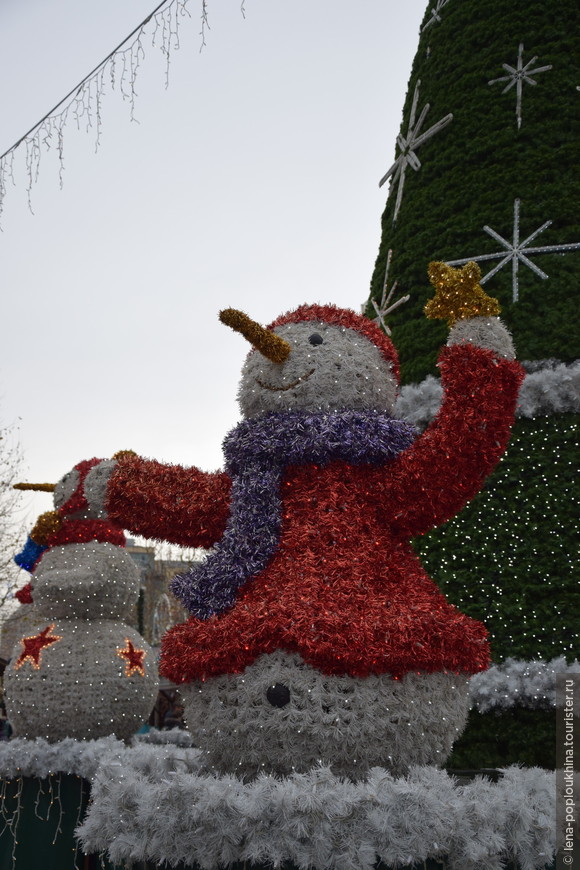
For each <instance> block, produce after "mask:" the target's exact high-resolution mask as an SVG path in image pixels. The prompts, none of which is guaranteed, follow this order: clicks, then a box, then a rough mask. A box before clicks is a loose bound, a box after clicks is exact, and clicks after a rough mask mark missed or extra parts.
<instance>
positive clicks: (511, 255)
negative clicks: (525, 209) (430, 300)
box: [447, 199, 580, 302]
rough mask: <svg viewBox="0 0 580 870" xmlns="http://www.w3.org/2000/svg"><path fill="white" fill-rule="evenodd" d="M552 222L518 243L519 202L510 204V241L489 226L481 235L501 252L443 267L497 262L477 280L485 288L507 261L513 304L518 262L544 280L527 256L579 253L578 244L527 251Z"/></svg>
mask: <svg viewBox="0 0 580 870" xmlns="http://www.w3.org/2000/svg"><path fill="white" fill-rule="evenodd" d="M551 224H552V221H551V220H549V221H545V222H544V223H543V224H542V225H541V226H540V227H538V229H537V230H534V232H533V233H531V234H530V235H529V236H528V237H527V238H525V239H524V240H523V241H521V242H520V200H519V199H515V200H514V224H513V232H512V241H511V242H510V241H508V240H507V239H504V238H503V236H500V234H499V233H497V232H496V231H495V230H494V229H492V228H491V227H489V226H487V225H486V226H484V227H483V229H484V232H486V233H487V234H488V235H489V236H491V237H492V238H493V239H495V240H496V241H497V242H499V243H500V244H501V245H503V247H504V250H503V251H497V252H495V253H493V254H479V255H478V256H475V257H474V256H472V257H463V259H461V260H448V261H447V263H448V265H449V266H462V265H464V264H465V263H469V262H470V261H473V262H475V263H483V262H484V261H486V260H498V259H499V260H500V262H499V263H498V264H497V265H496V266H494V267H493V269H492V270H491V271H490V272H488V273H487V275H484V276H483V278H482V279H481V282H480V283H481V284H485V283H486V282H487V281H489V279H490V278H493V276H494V275H495V274H496V273H497V272H499V271H500V269H503V267H504V266H505V265H506V263H509V262H510V261H511V264H512V301H513V302H517V301H518V299H519V284H518V269H519V264H520V262H521V263H523V264H524V266H527V267H528V269H531V270H532V272H534V273H535V274H536V275H538V276H539V277H540V278H543V279H544V280H545V279H546V278H548V277H549V275H547V274H546V273H545V272H544V271H543V270H542V269H540V267H539V266H536V264H535V263H533V262H532V260H530V259H529V257H528V256H527V255H528V254H564V253H566V252H567V251H577V250H579V249H580V242H572V243H571V244H566V245H543V246H542V245H540V246H538V247H533V248H530V247H528V246H529V244H530V242H531V241H533V240H534V239H535V238H536V236H539V235H540V233H543V232H544V230H546V229H547V228H548V227H549V226H551Z"/></svg>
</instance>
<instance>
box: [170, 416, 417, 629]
mask: <svg viewBox="0 0 580 870" xmlns="http://www.w3.org/2000/svg"><path fill="white" fill-rule="evenodd" d="M414 436H415V430H414V428H413V427H412V426H411V425H410V424H409V423H405V422H403V421H401V420H393V419H392V418H391V417H387V416H386V415H384V414H379V413H378V412H376V411H335V412H333V413H329V414H310V413H307V412H304V411H283V412H279V413H273V414H267V415H265V416H264V417H259V418H250V419H248V420H244V421H243V422H242V423H240V424H239V425H238V426H236V428H235V429H233V430H232V432H230V434H229V435H228V436H227V437H226V439H225V441H224V455H225V458H226V464H225V470H226V472H227V473H228V474H229V475H230V477H231V478H232V492H231V506H230V516H229V519H228V523H227V526H226V530H225V532H224V536H223V538H222V539H221V541H220V542H219V543H218V544H217V546H216V548H215V550H214V551H213V552H212V553H211V555H210V556H209V557H208V559H207V560H206V561H205V562H204V563H203V564H202V565H199V566H197V567H195V568H191V569H190V570H189V571H188V572H187V573H185V574H178V575H177V576H176V577H174V578H173V580H172V582H171V589H172V591H173V593H174V595H176V597H177V598H179V599H180V600H181V601H182V602H183V604H184V605H185V607H186V608H187V609H188V610H189V611H190V613H192V614H193V615H194V616H195V617H197V619H209V618H210V617H211V616H214V615H216V614H218V613H223V612H224V611H225V610H228V609H229V608H230V607H231V606H232V605H233V603H234V602H235V599H236V595H237V592H238V590H239V589H240V587H241V586H243V585H244V584H245V583H246V582H247V581H248V580H251V579H252V577H255V576H256V575H257V574H258V573H259V572H260V571H263V570H264V568H265V567H266V565H267V564H268V562H269V561H270V559H271V557H272V556H273V555H274V553H275V552H276V549H277V547H278V543H279V540H280V530H281V513H282V511H281V498H280V482H281V479H282V474H283V472H284V469H285V467H286V466H287V465H303V464H305V463H310V462H312V463H315V464H317V465H326V464H328V463H329V462H332V461H335V460H343V461H345V462H348V463H350V464H352V465H362V464H370V465H383V464H384V463H385V462H388V461H389V460H392V459H394V457H395V456H397V455H398V454H399V453H401V452H402V451H403V450H405V449H406V448H407V447H409V446H410V444H411V443H412V441H413V439H414Z"/></svg>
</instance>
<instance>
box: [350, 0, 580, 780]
mask: <svg viewBox="0 0 580 870" xmlns="http://www.w3.org/2000/svg"><path fill="white" fill-rule="evenodd" d="M579 91H580V7H579V6H578V3H577V0H562V2H561V3H558V4H557V5H556V4H550V3H546V2H540V0H526V2H523V0H516V2H512V3H505V2H503V0H431V2H430V4H429V6H428V8H427V10H426V13H425V16H424V19H423V22H422V25H421V30H420V38H419V47H418V50H417V54H416V57H415V61H414V64H413V69H412V72H411V78H410V82H409V89H408V94H407V99H406V102H405V106H404V111H403V122H402V125H401V132H400V134H399V136H398V138H397V143H396V152H395V159H394V162H393V164H392V166H391V167H390V168H388V169H387V172H386V173H385V175H384V177H383V179H382V180H381V183H388V184H389V188H388V190H389V192H388V198H387V204H386V208H385V212H384V214H383V218H382V238H381V244H380V250H379V255H378V258H377V262H376V266H375V271H374V274H373V278H372V284H371V296H370V299H369V302H368V305H367V314H368V315H369V316H370V317H375V316H377V314H378V315H379V317H380V319H382V316H381V310H382V309H384V308H385V307H386V305H385V302H384V300H385V292H384V291H385V290H388V289H389V286H390V285H391V284H392V283H393V282H395V281H396V283H397V287H398V288H399V291H400V292H403V293H408V294H410V300H409V301H408V302H406V304H405V305H402V306H399V307H397V308H396V310H394V311H392V313H390V314H389V317H388V320H389V326H390V328H391V329H392V335H393V340H394V342H395V345H396V346H397V348H398V350H399V354H400V358H401V364H402V380H403V383H406V384H414V385H416V386H412V387H411V386H408V387H406V388H403V397H402V402H403V404H405V405H406V410H407V412H408V416H410V418H411V419H415V420H416V421H419V422H420V423H427V422H428V419H429V417H430V416H432V414H433V413H434V411H435V410H436V406H437V397H438V382H437V380H436V372H437V370H436V368H435V361H436V357H437V353H438V349H439V348H440V346H441V345H442V344H444V342H445V340H446V331H445V325H444V324H443V323H442V322H441V321H433V320H428V319H426V318H425V315H424V313H423V308H424V306H425V304H426V302H427V301H428V299H429V298H430V297H431V295H432V288H431V287H430V285H429V282H428V280H427V277H426V273H427V265H428V263H429V261H444V262H447V263H448V264H450V265H455V266H458V265H462V264H464V263H466V262H468V261H470V260H472V261H475V262H477V263H478V265H479V266H480V268H481V271H482V276H483V277H482V281H481V283H482V285H483V287H484V289H485V291H486V292H487V293H489V294H490V295H491V296H494V297H496V298H497V299H498V300H499V302H500V305H501V309H502V311H501V317H502V319H503V321H504V322H505V323H506V324H507V326H508V327H509V328H510V329H511V331H512V333H513V336H514V340H515V344H516V348H517V352H518V357H519V359H520V360H522V361H524V367H525V368H526V371H527V373H528V374H527V377H526V380H525V382H524V385H523V387H522V392H521V394H520V407H519V411H518V414H519V416H518V421H517V423H516V426H515V427H514V432H513V436H512V442H511V444H510V447H509V448H508V452H507V454H506V456H505V458H504V460H503V461H502V462H501V463H500V465H499V467H498V469H497V470H496V472H495V474H494V475H493V476H492V478H491V479H490V480H489V481H488V483H487V485H486V487H485V489H484V490H483V491H482V492H481V493H480V494H479V496H478V497H477V498H476V499H475V500H474V501H473V502H472V503H471V505H469V506H468V507H467V508H466V509H465V510H464V511H463V512H462V514H460V516H459V517H457V518H456V519H454V520H453V521H451V522H450V523H448V524H447V525H446V526H444V527H442V528H441V529H438V530H436V531H435V532H433V533H431V534H430V535H429V536H426V537H425V538H423V539H421V540H420V541H417V548H418V550H419V552H420V553H421V556H422V558H423V560H424V562H425V563H426V565H427V568H428V570H429V571H430V572H431V573H432V575H433V576H434V577H435V578H437V579H438V581H439V583H440V586H441V588H442V589H443V590H444V591H445V593H446V595H447V596H448V598H449V599H450V600H451V601H453V602H454V603H455V604H457V605H458V606H459V607H460V608H461V609H462V610H463V611H464V612H466V613H468V614H469V615H470V616H473V617H476V618H477V619H480V620H482V621H483V622H484V623H485V624H486V625H487V627H488V629H489V631H490V635H491V642H492V656H493V659H494V662H496V663H501V662H504V661H505V660H506V659H507V658H508V657H512V658H514V659H518V660H525V661H530V660H532V661H537V660H544V661H550V660H553V659H555V658H558V657H561V656H565V657H566V659H567V660H568V661H572V660H573V659H574V656H575V654H576V655H577V651H578V636H579V630H580V624H579V623H580V619H579V616H578V612H579V611H578V606H577V601H576V595H577V585H578V576H580V572H579V571H578V561H577V554H578V540H577V537H576V535H575V532H574V529H575V527H576V517H577V506H575V504H574V502H575V499H574V493H573V490H574V480H575V454H574V451H575V445H576V441H577V438H576V437H575V435H576V433H577V423H578V415H577V412H578V409H579V404H580V403H579V395H578V383H579V378H580V365H579V363H578V357H579V356H580V354H579V352H578V335H579V330H578V317H577V312H578V307H579V298H578V297H579V292H578V291H579V289H580V211H579V208H578V203H579V202H580V173H579V172H578V165H579V163H580V92H579ZM576 505H577V502H576ZM562 664H563V665H564V666H565V663H564V662H562V663H561V665H562ZM561 665H560V666H561ZM508 694H509V692H508ZM524 694H525V693H524ZM498 697H499V696H498ZM513 700H514V699H513V698H511V699H509V703H508V700H506V699H505V697H504V699H503V706H502V703H498V705H496V706H495V707H493V708H492V709H489V711H488V712H485V713H478V712H474V713H472V718H471V722H470V726H469V727H468V729H467V731H466V733H465V735H464V737H463V738H462V740H461V741H460V742H459V743H458V744H457V748H456V751H455V754H454V758H453V763H454V765H455V766H456V767H470V768H474V767H491V766H503V765H505V764H508V763H513V762H517V761H521V762H524V763H526V764H538V765H541V766H544V767H553V766H554V765H555V748H554V746H555V744H554V716H555V714H554V712H553V708H551V706H550V704H549V699H548V698H547V697H545V695H543V694H542V692H541V691H539V692H536V693H535V694H534V693H533V692H532V693H531V694H528V696H527V697H524V698H523V702H524V703H523V704H522V703H520V704H513V703H512V702H513ZM492 706H493V705H492ZM488 707H489V705H488Z"/></svg>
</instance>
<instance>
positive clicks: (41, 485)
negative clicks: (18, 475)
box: [12, 483, 56, 492]
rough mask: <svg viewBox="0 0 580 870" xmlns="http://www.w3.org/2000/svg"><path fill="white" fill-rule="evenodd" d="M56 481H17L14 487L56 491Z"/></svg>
mask: <svg viewBox="0 0 580 870" xmlns="http://www.w3.org/2000/svg"><path fill="white" fill-rule="evenodd" d="M55 486H56V484H55V483H15V484H14V486H13V487H12V489H32V490H34V491H35V492H54V488H55Z"/></svg>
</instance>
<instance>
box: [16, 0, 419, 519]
mask: <svg viewBox="0 0 580 870" xmlns="http://www.w3.org/2000/svg"><path fill="white" fill-rule="evenodd" d="M154 6H155V2H154V0H148V2H145V0H123V3H119V2H118V0H99V3H93V4H87V3H79V2H78V0H26V2H25V3H23V2H21V0H3V3H2V6H1V11H0V23H1V27H0V66H1V69H2V75H1V76H0V106H1V108H2V123H1V125H0V133H1V136H0V138H1V141H0V153H1V152H2V151H4V150H5V149H6V148H8V147H9V146H10V145H12V144H13V142H14V141H15V140H17V139H18V138H19V137H20V136H21V135H22V134H23V133H24V132H25V131H26V130H27V129H28V128H29V127H31V126H32V124H33V123H34V122H35V121H37V120H38V119H39V118H40V117H41V116H42V115H43V114H44V112H45V111H47V110H48V109H49V108H50V107H51V106H52V105H54V103H56V102H57V100H58V99H59V98H60V97H62V96H63V95H64V94H65V93H66V92H67V91H68V90H69V89H70V88H71V87H73V86H74V85H75V84H76V82H77V81H79V80H80V79H81V78H82V77H83V75H84V74H85V73H87V72H88V71H89V70H90V69H91V68H92V67H93V66H94V65H95V64H96V63H98V61H100V60H101V59H102V58H103V57H104V56H105V55H106V54H107V53H108V52H109V51H110V50H111V49H112V48H113V47H114V45H116V44H117V43H118V42H120V41H121V39H122V38H123V37H124V36H126V35H127V34H128V33H129V32H130V31H131V30H132V28H133V27H134V26H135V25H136V24H137V23H138V22H139V21H140V20H141V19H142V18H144V17H145V15H146V14H147V13H148V12H150V11H151V10H152V9H153V7H154ZM188 8H189V10H190V13H191V16H192V17H191V19H190V20H188V19H184V20H183V22H182V26H181V31H180V36H181V47H180V49H179V50H178V51H176V52H174V53H173V57H172V62H171V72H170V84H169V88H168V89H167V90H165V88H164V62H163V59H162V57H161V54H160V53H159V52H157V51H155V50H153V49H151V48H150V46H149V44H148V43H145V48H146V56H145V58H144V59H143V60H142V63H141V70H140V73H139V78H138V81H137V92H138V99H137V103H136V114H137V118H138V120H139V123H138V124H137V123H131V122H130V118H129V108H128V105H127V104H126V102H124V101H123V100H122V98H121V97H120V95H119V93H118V92H116V93H112V94H111V93H109V94H107V96H106V97H105V99H104V101H103V107H102V141H101V147H100V149H99V150H98V152H97V153H95V149H94V137H93V136H92V134H88V135H87V134H86V133H85V132H84V131H83V132H77V131H76V130H75V128H74V125H73V124H71V123H69V126H68V129H67V132H66V133H65V139H64V146H65V174H64V187H63V189H62V191H61V190H59V184H58V163H57V161H56V159H55V157H54V155H52V156H46V155H43V158H42V164H41V171H40V176H39V180H38V183H37V184H36V185H35V186H34V188H33V190H32V207H33V210H34V215H32V214H31V213H30V212H29V210H28V206H27V194H26V177H25V171H24V167H23V165H22V163H21V158H20V157H17V158H16V164H15V166H16V186H15V187H11V188H10V190H9V192H8V195H7V198H6V202H5V212H4V217H3V222H2V228H3V232H2V234H0V250H1V264H2V266H1V269H2V323H3V329H2V343H1V348H2V350H1V354H0V416H1V418H2V420H3V421H4V422H11V421H13V420H15V419H17V418H21V435H22V445H23V448H24V451H25V458H26V465H27V468H26V476H27V478H28V479H29V480H41V481H52V480H56V479H57V478H58V477H59V476H61V475H62V474H63V473H64V472H65V471H67V470H68V469H69V468H70V467H71V466H72V465H73V464H74V463H76V462H78V461H79V460H80V459H83V458H88V457H90V456H94V455H96V456H108V455H110V454H112V453H113V452H115V451H116V450H119V449H125V448H131V449H134V450H136V451H138V452H139V453H141V454H143V455H146V456H151V457H154V458H157V459H159V460H165V461H171V462H179V463H182V464H186V465H189V464H195V465H199V466H200V467H202V468H205V469H213V468H217V467H219V466H220V464H221V441H222V439H223V437H224V435H225V434H226V432H227V431H228V430H229V429H230V428H231V427H232V426H233V425H235V423H236V422H237V421H238V419H239V414H238V408H237V404H236V400H235V396H236V388H237V382H238V377H239V372H240V368H241V365H242V362H243V360H244V357H245V354H246V352H247V345H246V343H245V341H244V339H242V338H241V337H240V336H238V335H236V334H234V333H233V332H231V331H230V330H228V329H227V328H226V327H224V326H222V325H221V324H220V323H219V322H218V319H217V313H218V311H219V309H220V308H223V307H227V306H234V307H238V308H242V309H243V310H245V311H247V313H249V314H250V315H251V316H252V317H254V318H255V319H257V320H260V321H261V322H264V323H267V322H269V321H270V320H272V319H273V318H274V317H275V316H276V315H278V314H279V313H281V312H282V311H285V310H288V309H289V308H293V307H295V306H296V305H298V304H299V303H302V302H323V303H324V302H334V303H336V304H339V305H342V306H348V307H353V308H355V309H359V307H360V305H361V303H362V302H363V301H364V299H365V298H366V295H367V292H368V285H369V280H370V276H371V272H372V268H373V264H374V260H375V257H376V254H377V250H378V244H379V238H380V215H381V212H382V210H383V207H384V202H385V197H386V193H387V191H386V190H385V189H384V188H383V189H382V190H379V188H378V181H379V179H380V178H381V177H382V175H383V174H384V172H385V170H386V169H387V168H388V167H389V165H390V164H391V163H392V160H393V156H394V145H395V136H396V134H397V132H398V128H399V124H400V119H401V110H402V105H403V100H404V96H405V91H406V85H407V80H408V77H409V73H410V69H411V63H412V59H413V55H414V53H415V50H416V46H417V41H418V30H419V24H420V20H421V18H422V15H423V12H424V10H425V8H426V2H425V0H407V2H405V3H398V2H394V0H359V2H356V3H355V2H352V0H349V2H346V0H314V2H313V0H292V2H289V0H246V2H245V13H246V17H245V20H244V18H243V16H242V15H241V13H240V3H239V2H238V0H231V2H227V0H209V2H208V12H209V21H210V25H211V30H210V31H209V32H208V33H207V35H206V38H207V45H206V47H205V48H204V50H203V52H202V53H201V54H200V52H199V43H200V37H199V30H200V19H199V15H200V9H201V2H197V0H190V2H189V6H188ZM19 161H20V162H19ZM27 505H28V506H29V508H30V510H31V513H32V514H33V515H35V514H36V513H38V512H39V511H42V510H46V509H48V508H49V507H50V499H49V497H48V496H34V497H32V496H27Z"/></svg>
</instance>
